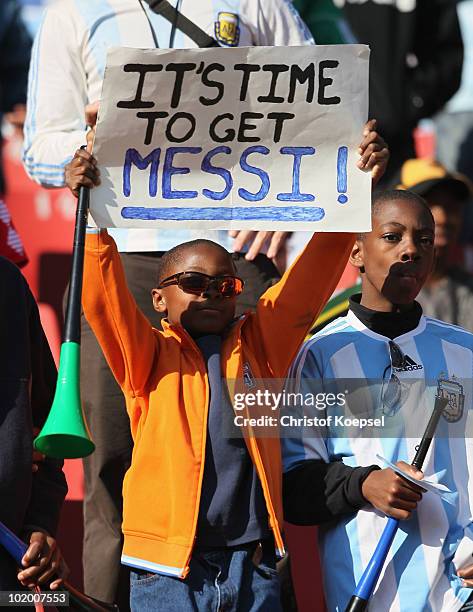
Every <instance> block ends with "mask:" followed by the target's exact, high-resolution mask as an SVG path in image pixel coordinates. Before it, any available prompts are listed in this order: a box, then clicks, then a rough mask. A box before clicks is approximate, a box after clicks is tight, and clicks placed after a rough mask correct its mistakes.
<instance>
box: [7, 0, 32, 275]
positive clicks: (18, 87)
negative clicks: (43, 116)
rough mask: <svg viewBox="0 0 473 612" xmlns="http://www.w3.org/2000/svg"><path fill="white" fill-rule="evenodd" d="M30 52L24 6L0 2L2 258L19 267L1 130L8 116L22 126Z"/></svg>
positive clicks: (21, 257)
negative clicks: (4, 169) (4, 119)
mask: <svg viewBox="0 0 473 612" xmlns="http://www.w3.org/2000/svg"><path fill="white" fill-rule="evenodd" d="M30 53H31V39H30V37H29V34H28V31H27V29H26V26H25V24H24V23H23V21H22V19H21V6H20V4H18V2H17V0H4V1H3V2H1V3H0V255H2V256H3V257H6V258H7V259H9V260H10V261H13V262H14V263H16V264H17V265H19V266H21V265H25V264H26V263H27V261H28V258H27V256H26V253H25V249H24V247H23V243H22V241H21V238H20V236H19V235H18V232H17V231H16V229H15V227H14V225H13V222H12V219H11V216H10V212H9V210H8V208H7V205H6V203H5V199H4V197H5V191H6V185H5V176H4V173H3V168H2V165H3V164H2V144H3V142H2V135H1V128H2V123H3V118H4V116H5V113H7V118H8V120H9V122H10V123H11V124H12V125H13V126H14V127H21V126H22V124H23V121H24V115H25V102H26V85H27V80H28V66H29V62H30Z"/></svg>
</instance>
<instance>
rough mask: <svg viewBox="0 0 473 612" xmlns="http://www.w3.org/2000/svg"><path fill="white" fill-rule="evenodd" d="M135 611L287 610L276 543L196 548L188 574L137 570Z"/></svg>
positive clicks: (133, 588)
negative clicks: (212, 548) (179, 574)
mask: <svg viewBox="0 0 473 612" xmlns="http://www.w3.org/2000/svg"><path fill="white" fill-rule="evenodd" d="M130 584H131V596H130V602H131V609H132V612H156V611H157V610H162V611H163V612H164V611H165V612H195V611H200V610H203V611H205V612H220V611H221V612H281V603H280V593H279V578H278V575H277V572H276V559H275V554H274V546H273V545H272V544H271V546H269V545H268V546H266V545H265V546H264V547H263V549H262V550H261V547H258V548H257V549H256V547H255V545H254V544H253V545H249V546H241V547H237V548H232V549H218V550H212V551H208V552H196V553H195V554H193V555H192V559H191V562H190V571H189V574H188V575H187V578H185V579H184V580H181V579H180V578H173V577H171V576H163V575H161V574H150V573H149V572H142V571H137V570H135V571H132V572H131V579H130Z"/></svg>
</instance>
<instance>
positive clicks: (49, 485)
mask: <svg viewBox="0 0 473 612" xmlns="http://www.w3.org/2000/svg"><path fill="white" fill-rule="evenodd" d="M0 286H1V287H2V291H1V292H0V368H1V372H2V375H1V378H2V400H1V402H0V499H1V500H2V503H1V505H0V521H2V522H3V523H4V524H5V525H6V526H7V527H9V528H10V529H11V530H12V531H13V532H14V533H16V534H17V535H18V536H19V537H21V538H22V539H23V540H24V541H25V542H27V543H28V544H29V547H28V551H27V553H26V554H25V556H24V558H23V568H22V569H21V571H20V572H19V570H18V568H17V567H16V566H15V563H14V561H13V560H12V558H11V557H10V556H9V555H8V554H7V552H6V551H5V550H4V549H3V548H2V547H1V546H0V590H1V591H7V590H10V591H15V590H19V588H20V583H21V584H22V585H23V586H24V587H31V586H34V585H36V584H39V585H40V586H42V587H48V588H49V587H50V586H52V588H56V587H57V586H59V584H60V580H58V579H57V578H58V577H65V575H66V574H67V568H66V566H65V563H64V561H63V559H62V555H61V552H60V550H59V548H58V546H57V543H56V540H55V533H56V529H57V524H58V521H59V514H60V511H61V507H62V503H63V501H64V498H65V496H66V493H67V485H66V479H65V477H64V474H63V471H62V461H57V460H55V459H48V458H43V459H42V460H41V461H37V462H35V463H34V464H33V428H41V427H42V425H43V424H44V422H45V420H46V417H47V415H48V413H49V410H50V408H51V405H52V402H53V397H54V390H55V388H56V378H57V373H56V367H55V365H54V361H53V357H52V355H51V351H50V349H49V345H48V342H47V340H46V336H45V335H44V332H43V328H42V327H41V322H40V319H39V312H38V308H37V306H36V303H35V301H34V298H33V296H32V294H31V291H30V289H29V287H28V285H27V283H26V280H25V279H24V277H23V275H22V274H21V272H20V271H19V269H18V268H17V266H16V265H14V264H13V263H11V262H10V261H8V260H7V259H5V258H3V257H0ZM32 464H33V470H32V467H31V466H32ZM54 574H56V578H55V579H53V576H54Z"/></svg>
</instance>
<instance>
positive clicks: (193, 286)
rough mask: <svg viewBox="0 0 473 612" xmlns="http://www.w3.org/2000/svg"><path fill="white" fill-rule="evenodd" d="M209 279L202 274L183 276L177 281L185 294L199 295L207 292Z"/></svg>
mask: <svg viewBox="0 0 473 612" xmlns="http://www.w3.org/2000/svg"><path fill="white" fill-rule="evenodd" d="M208 285H209V279H208V278H207V277H206V276H203V275H202V274H198V273H194V274H191V273H190V274H183V275H182V276H181V277H180V279H179V286H180V287H181V289H182V290H183V291H185V292H186V293H194V294H195V295H201V294H202V293H204V292H205V291H206V290H207V287H208Z"/></svg>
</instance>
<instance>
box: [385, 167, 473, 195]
mask: <svg viewBox="0 0 473 612" xmlns="http://www.w3.org/2000/svg"><path fill="white" fill-rule="evenodd" d="M400 174H401V176H400V181H401V184H400V185H398V187H397V189H408V190H409V191H413V192H414V193H418V194H419V195H421V196H424V195H426V194H427V193H428V191H430V189H433V187H437V186H438V185H445V186H448V187H449V188H450V189H452V191H454V192H455V194H456V196H457V197H458V199H460V200H467V199H468V198H470V197H471V195H472V193H473V188H472V185H471V183H470V181H469V180H468V178H467V177H466V176H464V175H463V174H459V173H453V172H449V171H448V170H447V169H446V168H445V166H443V165H442V164H441V163H440V162H437V161H434V160H431V159H408V160H407V161H406V162H404V164H403V165H402V168H401V173H400Z"/></svg>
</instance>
